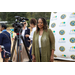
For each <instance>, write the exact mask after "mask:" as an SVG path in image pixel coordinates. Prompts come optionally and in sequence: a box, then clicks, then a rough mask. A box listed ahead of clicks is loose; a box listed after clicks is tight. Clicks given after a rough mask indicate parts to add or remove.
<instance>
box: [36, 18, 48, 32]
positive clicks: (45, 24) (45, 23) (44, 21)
mask: <svg viewBox="0 0 75 75" xmlns="http://www.w3.org/2000/svg"><path fill="white" fill-rule="evenodd" d="M39 19H41V20H42V22H43V25H44V27H43V30H45V31H47V28H48V26H47V21H46V19H45V18H39ZM39 19H38V20H39ZM38 20H37V24H38ZM39 30H40V29H39V27H38V25H37V32H38V31H39Z"/></svg>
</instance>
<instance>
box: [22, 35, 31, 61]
mask: <svg viewBox="0 0 75 75" xmlns="http://www.w3.org/2000/svg"><path fill="white" fill-rule="evenodd" d="M21 39H22V41H23V44H24V47H25V49H26V52H27V55H28V58H29V62H31V57H30V55H29V53H28V49H27V47H26V44H25V42H24V39H23V37H22V36H21Z"/></svg>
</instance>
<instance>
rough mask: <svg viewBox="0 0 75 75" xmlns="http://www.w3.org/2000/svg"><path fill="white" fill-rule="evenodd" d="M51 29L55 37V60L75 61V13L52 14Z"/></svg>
mask: <svg viewBox="0 0 75 75" xmlns="http://www.w3.org/2000/svg"><path fill="white" fill-rule="evenodd" d="M49 28H50V29H51V30H52V31H53V34H54V36H55V52H54V58H55V59H62V60H70V61H75V12H52V13H51V18H50V25H49Z"/></svg>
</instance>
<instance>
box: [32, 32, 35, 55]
mask: <svg viewBox="0 0 75 75" xmlns="http://www.w3.org/2000/svg"><path fill="white" fill-rule="evenodd" d="M33 54H34V55H35V32H34V35H33V42H32V55H33Z"/></svg>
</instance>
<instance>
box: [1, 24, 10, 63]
mask: <svg viewBox="0 0 75 75" xmlns="http://www.w3.org/2000/svg"><path fill="white" fill-rule="evenodd" d="M6 29H7V26H6V25H5V24H1V26H0V31H2V33H0V45H3V46H4V48H5V50H6V51H7V52H9V53H10V50H11V38H10V34H9V33H8V32H7V31H6ZM0 52H1V55H2V58H3V57H4V56H3V54H4V51H3V50H2V49H1V47H0ZM9 57H10V55H9V56H8V57H7V56H5V61H4V62H8V60H9Z"/></svg>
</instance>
